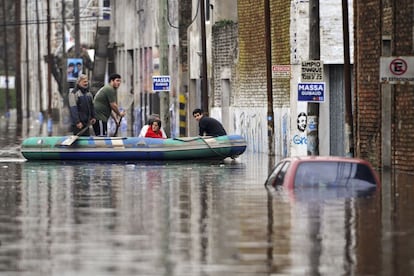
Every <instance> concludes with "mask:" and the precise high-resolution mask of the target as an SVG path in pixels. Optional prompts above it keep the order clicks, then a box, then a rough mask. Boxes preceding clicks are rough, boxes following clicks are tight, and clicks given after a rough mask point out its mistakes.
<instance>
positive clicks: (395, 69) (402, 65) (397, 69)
mask: <svg viewBox="0 0 414 276" xmlns="http://www.w3.org/2000/svg"><path fill="white" fill-rule="evenodd" d="M407 69H408V65H407V62H406V61H405V60H403V59H401V58H396V59H393V60H392V61H391V63H390V71H391V73H393V74H394V75H398V76H400V75H403V74H404V73H405V72H407Z"/></svg>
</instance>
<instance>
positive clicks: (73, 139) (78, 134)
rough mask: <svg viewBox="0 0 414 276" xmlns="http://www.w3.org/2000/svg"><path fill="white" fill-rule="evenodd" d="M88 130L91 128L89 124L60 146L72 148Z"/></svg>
mask: <svg viewBox="0 0 414 276" xmlns="http://www.w3.org/2000/svg"><path fill="white" fill-rule="evenodd" d="M88 128H89V124H88V125H87V126H86V127H84V128H82V129H81V130H80V131H79V132H78V133H76V134H75V135H72V136H69V137H68V138H66V139H65V141H63V142H62V143H60V145H62V146H71V145H72V144H73V143H74V142H75V141H76V140H78V138H79V136H80V135H82V134H83V133H84V132H85V131H86V130H87V129H88Z"/></svg>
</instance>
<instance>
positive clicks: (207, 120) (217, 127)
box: [193, 108, 227, 136]
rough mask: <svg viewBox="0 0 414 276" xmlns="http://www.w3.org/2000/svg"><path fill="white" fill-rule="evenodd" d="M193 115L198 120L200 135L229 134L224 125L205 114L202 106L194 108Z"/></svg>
mask: <svg viewBox="0 0 414 276" xmlns="http://www.w3.org/2000/svg"><path fill="white" fill-rule="evenodd" d="M193 116H194V118H195V119H196V120H197V121H198V126H199V129H200V131H199V135H200V136H223V135H227V133H226V131H225V130H224V127H223V125H222V124H221V123H220V122H219V121H217V120H216V119H214V118H211V117H206V116H204V114H203V110H201V109H200V108H196V109H194V111H193Z"/></svg>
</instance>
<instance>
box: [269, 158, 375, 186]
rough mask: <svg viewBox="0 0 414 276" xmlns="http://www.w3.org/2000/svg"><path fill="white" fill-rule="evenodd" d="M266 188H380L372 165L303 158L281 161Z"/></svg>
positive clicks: (359, 162) (339, 159)
mask: <svg viewBox="0 0 414 276" xmlns="http://www.w3.org/2000/svg"><path fill="white" fill-rule="evenodd" d="M265 185H266V186H273V187H277V186H283V187H286V188H288V189H294V188H299V187H327V188H330V187H332V188H333V187H341V188H343V187H349V188H355V187H357V188H369V187H376V188H379V187H380V180H379V177H378V175H377V173H376V171H375V170H374V169H373V167H372V165H371V164H370V163H369V162H368V161H365V160H362V159H358V158H349V157H339V156H303V157H289V158H285V159H283V160H281V161H280V162H279V163H277V164H276V166H275V167H274V168H273V170H272V172H271V173H270V174H269V176H268V178H267V180H266V182H265Z"/></svg>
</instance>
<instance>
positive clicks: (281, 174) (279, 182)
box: [273, 162, 290, 186]
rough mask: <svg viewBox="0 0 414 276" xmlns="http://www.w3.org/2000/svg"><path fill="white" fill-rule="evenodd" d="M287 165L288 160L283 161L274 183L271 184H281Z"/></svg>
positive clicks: (288, 163)
mask: <svg viewBox="0 0 414 276" xmlns="http://www.w3.org/2000/svg"><path fill="white" fill-rule="evenodd" d="M289 165H290V162H285V163H284V164H283V165H282V167H281V169H280V171H279V173H278V174H277V176H276V179H275V183H274V185H273V186H279V185H283V180H284V179H285V175H286V172H287V170H288V168H289Z"/></svg>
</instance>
